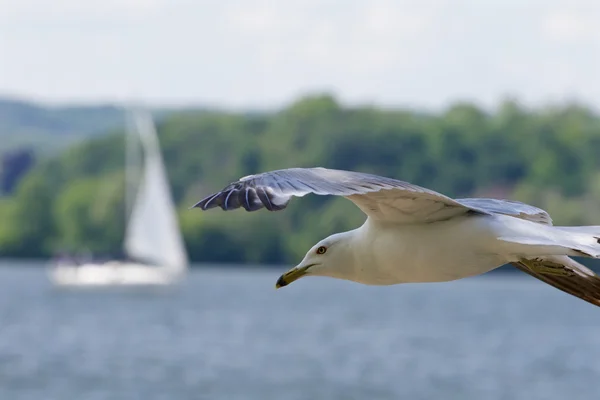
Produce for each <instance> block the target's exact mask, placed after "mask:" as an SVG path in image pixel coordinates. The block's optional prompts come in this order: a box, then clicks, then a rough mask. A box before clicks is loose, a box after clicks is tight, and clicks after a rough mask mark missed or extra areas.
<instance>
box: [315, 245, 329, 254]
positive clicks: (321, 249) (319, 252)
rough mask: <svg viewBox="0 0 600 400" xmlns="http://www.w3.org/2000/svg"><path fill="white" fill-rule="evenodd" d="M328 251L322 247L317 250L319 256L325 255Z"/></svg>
mask: <svg viewBox="0 0 600 400" xmlns="http://www.w3.org/2000/svg"><path fill="white" fill-rule="evenodd" d="M326 251H327V247H325V246H321V247H319V248H318V249H317V254H325V252H326Z"/></svg>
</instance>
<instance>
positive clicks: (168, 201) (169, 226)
mask: <svg viewBox="0 0 600 400" xmlns="http://www.w3.org/2000/svg"><path fill="white" fill-rule="evenodd" d="M133 118H134V121H133V122H134V125H135V127H136V128H137V129H136V130H137V131H138V132H139V135H140V139H141V143H142V146H143V149H144V151H143V153H144V168H143V173H142V179H141V182H140V185H139V188H138V191H137V196H136V198H135V201H134V203H133V209H132V211H131V216H130V219H129V224H128V225H127V229H126V232H125V242H124V247H125V251H126V253H127V254H128V255H129V256H130V257H132V258H135V259H139V260H140V261H146V262H150V263H152V264H155V265H157V266H159V267H162V268H165V269H169V270H171V271H173V272H179V271H183V270H184V269H185V268H186V267H187V264H188V261H187V255H186V251H185V247H184V244H183V239H182V237H181V232H180V230H179V225H178V222H177V214H176V211H175V205H174V203H173V199H172V197H171V191H170V187H169V183H168V180H167V175H166V172H165V168H164V165H163V161H162V156H161V153H160V146H159V143H158V136H157V134H156V130H155V128H154V124H153V122H152V117H151V116H150V115H148V114H146V113H144V114H141V113H139V112H138V113H135V114H134V116H133Z"/></svg>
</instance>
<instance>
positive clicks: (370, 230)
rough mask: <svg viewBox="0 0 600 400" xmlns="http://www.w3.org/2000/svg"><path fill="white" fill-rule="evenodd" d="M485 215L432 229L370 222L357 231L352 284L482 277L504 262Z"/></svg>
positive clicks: (425, 226)
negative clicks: (353, 282) (496, 247)
mask: <svg viewBox="0 0 600 400" xmlns="http://www.w3.org/2000/svg"><path fill="white" fill-rule="evenodd" d="M489 218H490V217H487V216H472V215H470V216H464V217H457V218H452V219H450V220H447V221H442V222H434V223H429V224H416V225H398V224H382V223H380V222H377V221H371V220H367V222H366V223H365V225H363V226H362V227H361V228H360V229H359V232H358V236H357V243H356V246H355V256H356V260H357V262H356V265H355V271H354V275H355V276H354V279H353V280H356V281H358V282H361V283H365V284H371V285H391V284H396V283H405V282H443V281H450V280H455V279H460V278H464V277H467V276H473V275H478V274H481V273H484V272H487V271H490V270H492V269H494V268H496V267H499V266H500V265H502V264H503V263H504V260H503V259H502V258H501V257H500V256H498V255H496V254H494V253H493V252H492V251H490V249H492V248H493V246H494V243H495V242H496V235H495V233H494V232H493V230H492V229H491V224H490V223H489ZM492 218H493V217H492Z"/></svg>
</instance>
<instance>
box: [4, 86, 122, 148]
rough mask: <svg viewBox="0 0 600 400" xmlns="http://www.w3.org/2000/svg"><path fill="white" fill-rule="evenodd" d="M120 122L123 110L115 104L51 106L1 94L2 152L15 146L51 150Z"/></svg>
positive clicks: (100, 131)
mask: <svg viewBox="0 0 600 400" xmlns="http://www.w3.org/2000/svg"><path fill="white" fill-rule="evenodd" d="M123 124H124V118H123V111H122V110H121V109H119V108H118V107H116V106H114V105H97V106H95V105H92V106H56V107H52V106H45V105H39V104H35V103H31V102H27V101H23V100H17V99H11V98H2V97H0V143H1V146H0V151H2V152H3V151H6V150H11V149H14V148H17V147H31V148H33V149H34V150H36V151H40V150H41V151H43V152H48V151H53V150H57V149H60V148H63V147H65V146H67V145H69V144H72V143H74V142H76V141H78V140H80V139H83V138H87V137H90V136H98V135H104V134H106V133H107V132H110V131H114V130H115V129H118V128H120V127H122V126H123Z"/></svg>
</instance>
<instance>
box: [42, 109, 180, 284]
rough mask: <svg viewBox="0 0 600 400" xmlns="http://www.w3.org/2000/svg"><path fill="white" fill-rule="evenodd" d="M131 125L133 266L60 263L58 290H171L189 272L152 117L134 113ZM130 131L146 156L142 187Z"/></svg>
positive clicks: (55, 278)
mask: <svg viewBox="0 0 600 400" xmlns="http://www.w3.org/2000/svg"><path fill="white" fill-rule="evenodd" d="M129 125H130V127H131V126H133V127H135V129H128V130H126V138H127V139H126V143H127V146H126V155H125V168H126V176H127V190H126V204H127V203H131V206H129V207H127V206H126V207H125V209H126V218H127V220H128V223H127V224H126V225H127V226H126V229H125V239H124V243H123V248H124V251H125V254H126V255H127V259H128V260H135V261H123V260H112V261H108V262H102V263H101V262H86V263H83V264H79V265H75V264H74V263H72V262H58V263H56V264H55V265H54V266H52V267H51V268H50V272H49V274H50V280H51V281H52V282H53V283H54V284H56V285H58V286H123V285H129V286H133V285H168V284H172V283H175V282H177V281H179V280H180V279H181V278H182V277H183V276H184V275H185V273H186V271H187V268H188V258H187V253H186V251H185V246H184V243H183V238H182V235H181V231H180V229H179V224H178V222H177V215H176V209H175V205H174V202H173V199H172V197H171V191H170V185H169V181H168V178H167V174H166V171H165V167H164V164H163V160H162V156H161V152H160V144H159V141H158V135H157V134H156V129H155V126H154V123H153V120H152V117H151V115H150V114H149V113H145V112H141V111H137V112H135V113H131V115H130V124H129ZM132 131H135V132H137V134H138V135H139V141H140V142H141V145H142V146H141V147H142V150H143V155H144V157H143V159H144V161H143V171H142V176H141V181H140V182H139V185H136V184H135V182H132V181H133V179H132V178H133V176H134V173H133V171H134V165H133V158H135V157H134V156H135V154H136V153H135V151H134V146H133V142H132V138H131V136H132V134H134V133H135V132H132ZM136 187H137V193H136V195H135V196H132V195H131V193H132V192H133V191H134V190H135V189H136ZM128 193H129V195H128ZM132 198H133V200H132V201H129V199H132ZM129 209H131V212H129Z"/></svg>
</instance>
